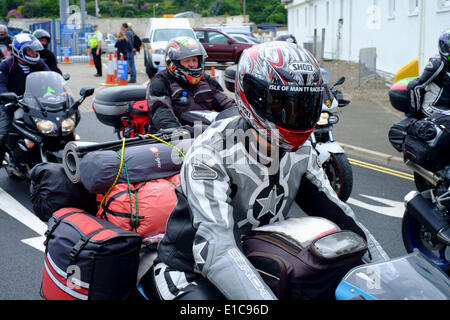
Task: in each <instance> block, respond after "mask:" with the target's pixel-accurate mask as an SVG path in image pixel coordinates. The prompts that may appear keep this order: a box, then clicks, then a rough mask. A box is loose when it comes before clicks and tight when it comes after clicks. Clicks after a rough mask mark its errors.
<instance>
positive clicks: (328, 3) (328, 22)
mask: <svg viewBox="0 0 450 320" xmlns="http://www.w3.org/2000/svg"><path fill="white" fill-rule="evenodd" d="M328 24H330V1H327V25H328Z"/></svg>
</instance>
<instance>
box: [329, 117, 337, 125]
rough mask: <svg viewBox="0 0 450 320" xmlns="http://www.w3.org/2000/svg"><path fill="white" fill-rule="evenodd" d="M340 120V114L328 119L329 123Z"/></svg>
mask: <svg viewBox="0 0 450 320" xmlns="http://www.w3.org/2000/svg"><path fill="white" fill-rule="evenodd" d="M338 122H339V117H338V116H330V118H329V119H328V123H329V124H336V123H338Z"/></svg>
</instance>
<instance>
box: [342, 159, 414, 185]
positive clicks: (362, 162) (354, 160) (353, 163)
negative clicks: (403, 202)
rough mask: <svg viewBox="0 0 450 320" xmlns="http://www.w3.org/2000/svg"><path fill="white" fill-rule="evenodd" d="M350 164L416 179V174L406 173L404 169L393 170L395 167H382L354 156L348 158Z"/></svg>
mask: <svg viewBox="0 0 450 320" xmlns="http://www.w3.org/2000/svg"><path fill="white" fill-rule="evenodd" d="M348 160H349V162H350V164H352V165H355V166H359V167H363V168H366V169H370V170H374V171H378V172H381V173H386V174H389V175H391V176H396V177H399V178H402V179H405V180H410V181H414V175H412V174H410V173H406V172H402V171H398V170H393V169H389V168H386V167H382V166H377V165H375V164H371V163H367V162H364V161H360V160H356V159H353V158H349V159H348Z"/></svg>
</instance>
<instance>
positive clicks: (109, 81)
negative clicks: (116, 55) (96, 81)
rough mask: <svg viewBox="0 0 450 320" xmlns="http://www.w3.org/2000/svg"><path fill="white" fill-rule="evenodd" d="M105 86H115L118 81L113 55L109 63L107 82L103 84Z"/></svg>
mask: <svg viewBox="0 0 450 320" xmlns="http://www.w3.org/2000/svg"><path fill="white" fill-rule="evenodd" d="M102 85H104V86H115V85H116V81H115V79H114V64H113V60H112V53H110V54H109V61H108V73H107V74H106V82H105V83H102Z"/></svg>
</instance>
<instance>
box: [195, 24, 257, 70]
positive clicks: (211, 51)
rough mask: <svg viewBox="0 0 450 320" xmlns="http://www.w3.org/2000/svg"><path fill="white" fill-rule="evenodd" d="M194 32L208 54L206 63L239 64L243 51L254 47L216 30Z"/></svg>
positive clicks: (199, 29) (201, 29)
mask: <svg viewBox="0 0 450 320" xmlns="http://www.w3.org/2000/svg"><path fill="white" fill-rule="evenodd" d="M194 32H195V35H196V36H197V38H198V40H199V41H200V42H201V43H202V44H203V47H204V48H205V50H206V53H207V54H208V59H206V61H217V62H235V63H238V61H239V58H240V56H241V53H242V51H244V50H245V49H247V48H250V47H251V46H253V44H249V43H243V42H238V41H236V40H235V39H233V38H232V37H230V36H229V35H227V34H226V33H223V32H221V31H219V30H216V29H210V28H194Z"/></svg>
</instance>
